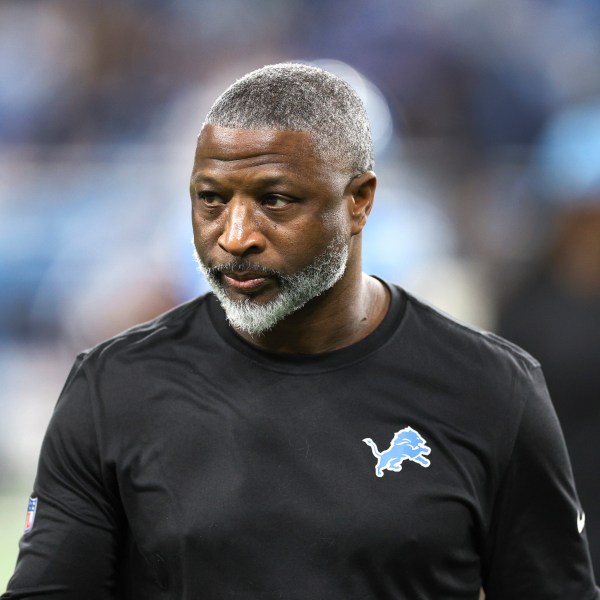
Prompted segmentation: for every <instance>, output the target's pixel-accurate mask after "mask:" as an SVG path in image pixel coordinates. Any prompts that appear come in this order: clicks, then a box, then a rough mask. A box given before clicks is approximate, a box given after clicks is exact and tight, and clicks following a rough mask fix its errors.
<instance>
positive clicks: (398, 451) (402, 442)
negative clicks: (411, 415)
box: [363, 427, 431, 477]
mask: <svg viewBox="0 0 600 600" xmlns="http://www.w3.org/2000/svg"><path fill="white" fill-rule="evenodd" d="M363 442H364V443H365V444H367V446H370V447H371V451H372V452H373V456H374V457H375V458H376V459H377V464H376V465H375V474H376V475H377V477H383V471H384V470H385V469H387V470H388V471H396V472H399V471H402V461H403V460H412V461H413V462H416V463H418V464H419V465H421V466H422V467H428V466H429V465H430V464H431V461H430V460H429V459H428V458H425V456H426V455H427V454H429V453H430V452H431V448H430V447H429V446H427V445H426V444H427V442H426V441H425V440H424V439H423V437H422V436H421V434H420V433H419V432H418V431H415V430H414V429H413V428H412V427H405V428H404V429H401V430H400V431H396V433H395V434H394V437H393V438H392V443H391V444H390V447H389V448H388V449H387V450H384V451H383V452H379V449H378V448H377V444H375V442H374V441H373V440H372V439H371V438H365V439H364V440H363Z"/></svg>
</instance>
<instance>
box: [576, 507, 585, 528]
mask: <svg viewBox="0 0 600 600" xmlns="http://www.w3.org/2000/svg"><path fill="white" fill-rule="evenodd" d="M584 527H585V513H584V512H583V511H579V510H578V511H577V531H578V532H579V533H583V529H584Z"/></svg>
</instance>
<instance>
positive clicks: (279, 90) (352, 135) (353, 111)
mask: <svg viewBox="0 0 600 600" xmlns="http://www.w3.org/2000/svg"><path fill="white" fill-rule="evenodd" d="M204 124H205V125H207V124H210V125H216V126H218V127H233V128H239V129H276V130H285V131H305V132H308V133H310V134H311V136H312V138H313V141H314V143H315V147H316V150H317V152H318V154H319V156H320V157H321V158H323V159H324V160H331V161H334V162H337V163H341V165H342V166H343V167H345V168H348V169H349V170H350V171H351V172H352V175H354V176H356V175H360V174H362V173H364V172H365V171H369V170H370V169H372V168H373V143H372V141H371V130H370V127H369V119H368V117H367V112H366V110H365V107H364V105H363V103H362V101H361V100H360V98H359V97H358V94H357V93H356V92H355V91H354V90H353V89H352V88H351V87H350V86H349V85H348V84H347V83H346V82H345V81H343V80H341V79H340V78H339V77H336V76H335V75H333V74H331V73H328V72H327V71H324V70H323V69H319V68H317V67H311V66H307V65H302V64H297V63H279V64H276V65H267V66H265V67H263V68H262V69H257V70H256V71H252V72H251V73H248V74H247V75H245V76H244V77H242V78H241V79H238V80H237V81H236V82H235V83H233V84H232V85H231V86H230V87H229V88H228V89H227V90H225V91H224V92H223V94H221V96H219V98H217V100H216V101H215V103H214V104H213V106H212V107H211V109H210V111H209V112H208V115H207V117H206V120H205V122H204Z"/></svg>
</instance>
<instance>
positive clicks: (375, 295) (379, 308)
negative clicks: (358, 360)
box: [238, 273, 390, 354]
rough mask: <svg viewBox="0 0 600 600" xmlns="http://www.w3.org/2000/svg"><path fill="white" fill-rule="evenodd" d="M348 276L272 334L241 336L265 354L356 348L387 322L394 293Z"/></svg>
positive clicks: (367, 279)
mask: <svg viewBox="0 0 600 600" xmlns="http://www.w3.org/2000/svg"><path fill="white" fill-rule="evenodd" d="M347 275H349V277H344V278H342V279H341V280H340V281H339V282H338V283H337V284H336V285H334V286H333V288H331V289H330V290H328V291H327V292H325V293H324V294H323V295H321V296H319V297H318V298H315V299H313V300H311V301H310V302H309V303H308V304H306V305H305V306H303V307H302V308H301V309H299V310H298V311H296V312H295V313H293V314H291V315H289V316H288V317H286V318H285V319H284V320H282V321H281V322H280V323H278V324H277V325H275V327H273V329H271V330H270V331H267V332H266V333H263V334H261V335H251V334H248V333H244V332H239V331H238V334H239V335H241V336H242V337H243V338H244V339H245V340H247V341H248V342H250V343H251V344H253V345H255V346H258V347H259V348H262V349H263V350H268V351H270V352H286V353H290V354H320V353H323V352H331V351H332V350H338V349H339V348H344V347H346V346H350V345H352V344H355V343H356V342H358V341H360V340H362V339H363V338H365V337H367V336H368V335H369V334H370V333H372V332H373V331H374V330H375V329H376V328H377V326H378V325H379V324H380V323H381V321H383V319H384V317H385V315H386V314H387V311H388V309H389V304H390V293H389V290H388V289H387V288H386V286H385V285H384V284H383V283H382V282H381V281H379V280H377V279H375V278H373V277H369V276H368V275H366V274H364V273H358V276H355V277H352V274H350V273H349V274H347Z"/></svg>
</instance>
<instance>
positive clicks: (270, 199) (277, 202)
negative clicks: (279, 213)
mask: <svg viewBox="0 0 600 600" xmlns="http://www.w3.org/2000/svg"><path fill="white" fill-rule="evenodd" d="M262 202H263V204H264V205H265V206H269V207H271V208H283V207H284V206H287V205H288V204H290V203H291V202H292V200H291V198H287V197H286V196H280V195H279V194H268V195H266V196H264V197H263V199H262Z"/></svg>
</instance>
